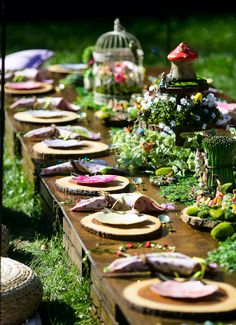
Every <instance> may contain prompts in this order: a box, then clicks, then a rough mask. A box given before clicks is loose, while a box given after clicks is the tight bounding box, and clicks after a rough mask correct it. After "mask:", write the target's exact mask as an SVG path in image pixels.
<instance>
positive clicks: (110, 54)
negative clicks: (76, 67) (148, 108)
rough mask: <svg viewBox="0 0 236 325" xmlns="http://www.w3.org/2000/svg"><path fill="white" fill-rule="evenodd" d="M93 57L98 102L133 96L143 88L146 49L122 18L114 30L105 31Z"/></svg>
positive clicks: (95, 96)
mask: <svg viewBox="0 0 236 325" xmlns="http://www.w3.org/2000/svg"><path fill="white" fill-rule="evenodd" d="M93 57H94V60H95V63H94V66H93V75H94V102H95V103H96V104H106V103H107V102H108V101H109V100H110V99H117V100H123V99H129V98H130V97H131V95H132V94H134V93H139V92H140V91H141V88H142V85H143V79H144V69H143V50H142V48H141V45H140V43H139V41H138V40H137V38H136V37H135V36H134V35H132V34H130V33H127V32H126V31H125V29H124V28H123V26H122V25H121V24H120V21H119V19H116V20H115V22H114V31H111V32H108V33H105V34H103V35H101V36H100V37H99V38H98V40H97V43H96V45H95V49H94V53H93Z"/></svg>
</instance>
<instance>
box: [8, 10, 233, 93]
mask: <svg viewBox="0 0 236 325" xmlns="http://www.w3.org/2000/svg"><path fill="white" fill-rule="evenodd" d="M94 24H96V28H94ZM112 26H113V21H112V18H109V19H107V20H96V22H94V20H89V19H87V20H82V19H81V20H80V21H78V22H68V23H67V22H60V23H58V22H40V23H39V22H37V23H30V22H24V23H9V25H8V28H7V52H8V53H10V52H13V51H18V50H23V49H27V48H49V49H52V50H54V51H55V53H56V55H55V56H54V57H53V58H52V59H51V61H50V63H61V62H80V61H81V54H82V50H83V48H84V47H86V46H88V45H93V44H94V43H95V42H96V40H97V38H98V37H99V36H100V35H101V34H102V33H104V32H107V31H109V30H111V29H112ZM170 26H171V37H170V39H169V41H168V42H167V33H166V31H167V25H166V22H164V21H161V20H157V19H154V18H143V19H140V18H139V19H138V18H131V19H130V20H129V21H126V22H125V28H126V30H128V31H129V32H131V33H134V34H135V35H136V36H137V38H138V39H139V40H140V42H141V44H142V47H143V49H144V54H145V57H144V58H145V59H144V63H145V64H146V65H168V66H170V63H169V62H168V61H167V59H166V56H167V54H168V52H169V51H171V50H172V49H173V48H175V47H176V46H177V45H178V44H179V43H180V42H181V41H184V42H186V43H187V44H189V45H190V47H192V48H193V49H195V50H196V51H197V52H198V53H199V59H198V60H197V61H195V67H196V71H197V73H198V74H199V75H201V76H203V77H205V78H212V79H213V84H214V86H215V87H217V88H219V89H221V90H223V91H224V92H225V93H226V94H229V95H230V96H232V97H233V98H235V99H236V94H235V89H236V47H235V44H236V33H235V30H236V18H235V16H233V15H232V16H230V15H221V16H219V17H217V16H211V15H205V16H200V17H197V16H190V17H187V18H184V19H183V18H182V19H177V18H173V19H172V20H171V24H170ZM167 43H169V46H168V48H167ZM153 49H155V54H153V51H152V50H153Z"/></svg>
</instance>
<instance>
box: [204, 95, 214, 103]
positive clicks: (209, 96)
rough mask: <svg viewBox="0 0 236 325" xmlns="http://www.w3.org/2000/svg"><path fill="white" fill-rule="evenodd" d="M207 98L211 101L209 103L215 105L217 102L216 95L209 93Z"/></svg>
mask: <svg viewBox="0 0 236 325" xmlns="http://www.w3.org/2000/svg"><path fill="white" fill-rule="evenodd" d="M206 98H207V101H209V102H214V103H215V101H216V98H215V96H214V94H212V93H209V94H208V95H207V97H206Z"/></svg>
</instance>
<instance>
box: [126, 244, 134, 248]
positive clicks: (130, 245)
mask: <svg viewBox="0 0 236 325" xmlns="http://www.w3.org/2000/svg"><path fill="white" fill-rule="evenodd" d="M126 247H127V248H134V244H132V243H128V244H127V245H126Z"/></svg>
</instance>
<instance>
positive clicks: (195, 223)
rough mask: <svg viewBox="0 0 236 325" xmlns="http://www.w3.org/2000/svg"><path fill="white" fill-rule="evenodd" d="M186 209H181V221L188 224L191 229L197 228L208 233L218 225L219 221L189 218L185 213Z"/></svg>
mask: <svg viewBox="0 0 236 325" xmlns="http://www.w3.org/2000/svg"><path fill="white" fill-rule="evenodd" d="M186 209H187V208H185V209H183V210H182V211H181V215H180V217H181V219H182V220H183V221H184V222H185V223H187V224H189V225H190V226H191V227H193V228H197V229H202V230H208V231H210V230H211V229H212V228H214V227H215V226H216V225H217V224H218V223H220V222H221V221H219V220H209V219H202V218H199V217H195V216H190V215H189V214H187V213H186V212H185V211H186Z"/></svg>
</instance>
